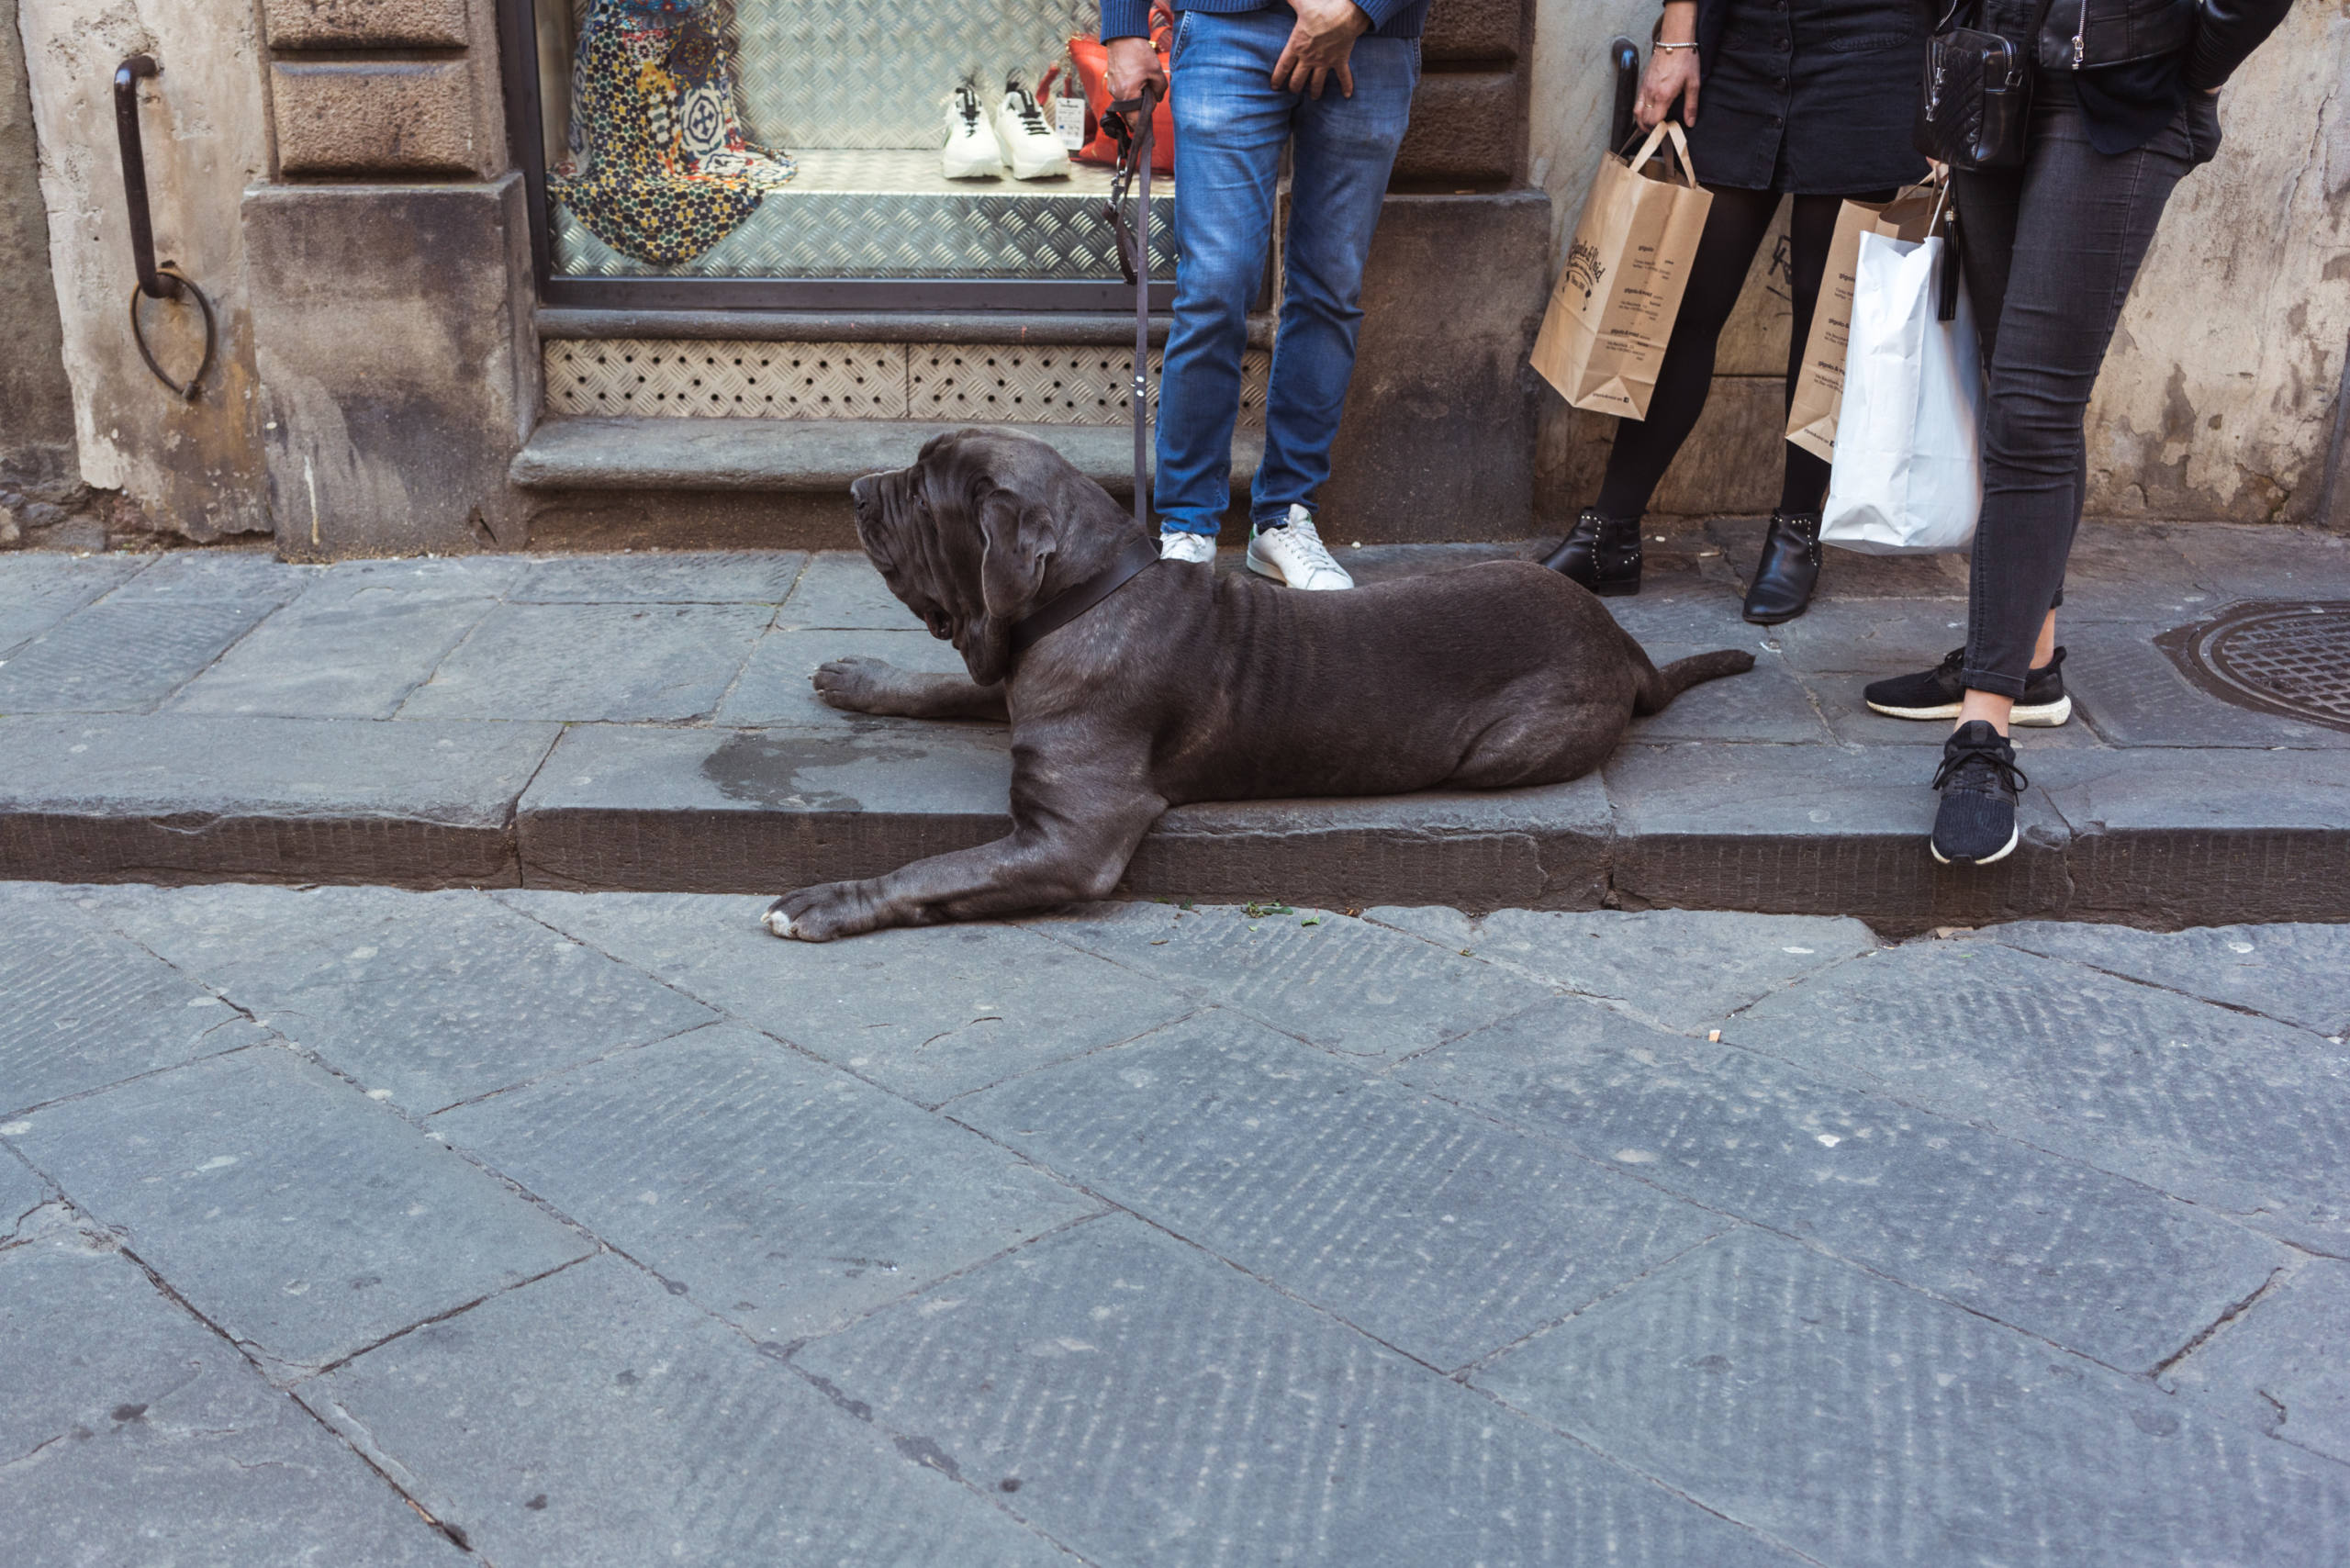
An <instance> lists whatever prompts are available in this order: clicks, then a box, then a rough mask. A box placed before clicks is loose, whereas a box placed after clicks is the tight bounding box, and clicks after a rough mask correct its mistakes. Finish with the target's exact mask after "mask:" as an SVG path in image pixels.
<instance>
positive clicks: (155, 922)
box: [100, 886, 717, 1116]
mask: <svg viewBox="0 0 2350 1568" xmlns="http://www.w3.org/2000/svg"><path fill="white" fill-rule="evenodd" d="M100 904H101V907H102V908H103V909H104V910H105V911H106V914H107V916H108V918H109V919H110V920H111V922H112V924H114V925H115V926H116V927H117V929H119V930H121V931H124V932H127V933H129V935H132V936H134V937H135V938H137V939H138V940H139V941H140V943H142V944H143V945H145V946H147V947H150V948H151V949H153V950H154V951H155V952H158V953H161V954H162V955H163V956H164V957H166V958H169V959H170V960H171V961H172V962H173V963H174V964H176V965H177V966H178V967H179V968H180V969H182V970H184V971H185V972H186V973H188V974H190V975H196V976H201V977H202V978H203V980H205V982H206V983H207V984H208V985H211V986H214V987H217V988H218V990H219V991H221V993H222V994H223V995H226V996H228V997H229V998H230V999H231V1000H233V1001H234V1002H236V1003H237V1004H238V1005H239V1006H240V1007H241V1008H243V1009H245V1010H246V1011H248V1012H250V1013H252V1014H253V1015H254V1016H255V1017H257V1018H259V1019H261V1020H262V1021H263V1023H264V1024H265V1025H267V1026H268V1027H269V1028H271V1029H273V1030H274V1031H276V1032H277V1033H279V1034H281V1035H283V1036H285V1037H286V1038H288V1039H290V1040H292V1041H293V1042H294V1043H295V1044H297V1045H298V1046H300V1047H302V1048H304V1049H305V1050H308V1051H310V1052H312V1053H313V1054H315V1055H316V1056H318V1057H319V1059H320V1060H322V1061H324V1062H326V1063H327V1065H328V1066H330V1067H331V1068H333V1069H334V1070H336V1071H337V1072H340V1073H341V1074H343V1075H344V1076H346V1077H348V1078H350V1079H352V1080H353V1081H355V1082H356V1083H358V1085H359V1086H360V1087H361V1088H363V1089H364V1090H366V1091H367V1092H369V1093H370V1094H371V1095H375V1096H376V1097H378V1098H382V1099H385V1100H387V1101H389V1102H390V1103H392V1104H394V1105H396V1106H397V1107H399V1108H400V1109H402V1110H404V1111H407V1112H409V1113H410V1114H415V1115H419V1116H424V1115H430V1114H432V1113H433V1112H435V1111H439V1110H442V1109H443V1108H445V1107H447V1106H450V1105H453V1104H456V1103H458V1102H460V1101H464V1100H471V1099H475V1098H476V1097H478V1096H480V1095H484V1094H488V1093H492V1092H496V1091H498V1090H500V1089H505V1088H509V1087H511V1086H512V1085H514V1084H517V1083H521V1082H525V1081H530V1080H532V1079H535V1078H540V1077H543V1076H544V1075H546V1074H547V1073H550V1072H554V1071H556V1070H560V1069H562V1068H565V1067H570V1066H575V1065H576V1064H578V1063H580V1062H583V1061H587V1060H589V1059H592V1058H597V1057H600V1056H604V1055H607V1054H609V1053H610V1052H612V1051H616V1050H621V1049H623V1048H625V1047H630V1046H637V1045H643V1044H645V1043H646V1042H648V1041H652V1040H659V1039H664V1038H666V1037H667V1036H672V1035H678V1034H683V1033H684V1032H685V1031H687V1030H688V1029H693V1028H698V1027H699V1026H700V1025H704V1024H708V1023H710V1022H711V1021H712V1020H713V1019H715V1018H716V1017H717V1014H715V1013H713V1012H712V1011H711V1009H709V1008H707V1007H705V1006H703V1005H702V1004H701V1003H699V1002H695V1001H693V1000H692V999H691V998H689V997H686V996H681V995H679V994H678V993H677V991H672V990H670V989H669V988H668V987H666V986H665V985H663V984H661V983H660V982H659V981H657V980H654V979H652V978H651V977H650V976H648V975H645V974H643V973H642V972H641V971H639V970H636V969H630V968H628V967H627V966H626V965H623V964H620V963H616V962H615V961H613V960H612V959H610V958H607V957H605V956H604V955H603V954H601V953H599V952H597V951H596V950H595V949H594V948H592V947H588V946H582V945H580V944H579V943H576V942H574V941H572V940H570V939H569V938H567V937H564V936H561V935H556V934H555V933H554V932H552V931H550V930H548V929H547V928H546V927H545V926H544V925H543V924H540V923H539V922H537V921H535V920H532V919H530V918H529V917H528V916H526V915H523V914H520V913H516V912H515V911H513V910H510V909H508V908H507V907H506V906H505V905H503V904H500V903H498V902H495V901H493V900H490V899H487V898H484V897H482V896H481V895H480V894H478V893H471V892H435V893H409V892H399V891H396V890H390V889H382V888H316V889H305V890H299V891H297V890H291V889H279V888H252V887H233V886H232V887H216V888H191V889H188V890H185V891H184V892H178V893H175V894H172V895H169V896H163V895H159V894H158V893H157V892H155V891H154V890H145V889H141V890H123V891H121V892H118V893H117V892H111V891H110V892H109V893H107V894H105V895H102V897H101V899H100Z"/></svg>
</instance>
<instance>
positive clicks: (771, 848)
mask: <svg viewBox="0 0 2350 1568" xmlns="http://www.w3.org/2000/svg"><path fill="white" fill-rule="evenodd" d="M1011 786H1012V755H1011V741H1010V738H1009V736H1008V734H1006V733H1005V732H1004V731H1003V730H1002V729H1001V728H997V727H993V726H989V725H980V724H930V725H924V726H922V727H921V728H919V729H912V730H910V729H906V728H890V729H882V728H878V727H874V728H858V729H849V728H843V729H834V730H821V731H817V730H792V729H778V730H707V729H659V730H640V729H628V728H621V727H617V726H610V725H601V724H599V725H582V726H578V727H576V728H574V729H572V730H571V731H570V732H568V733H567V734H565V736H564V737H563V742H562V744H561V745H558V746H557V747H556V748H555V753H554V756H552V757H550V758H549V759H548V762H547V766H546V767H544V768H543V769H542V770H541V771H540V774H539V776H538V778H536V779H534V780H533V781H532V785H531V788H530V789H529V790H528V791H527V792H525V793H524V795H523V796H522V798H521V800H520V802H519V804H518V805H517V807H516V811H515V838H516V847H517V852H518V854H519V856H520V858H521V860H522V861H523V862H524V864H525V865H526V866H527V868H528V869H527V870H526V871H525V873H524V877H525V879H527V880H529V881H530V882H532V883H533V884H536V885H538V886H542V887H556V888H565V887H571V888H581V889H608V888H621V889H643V890H660V891H687V892H733V893H741V892H760V891H765V892H767V894H768V896H769V897H770V898H772V897H773V896H775V895H777V894H779V893H783V892H787V891H789V890H791V889H793V888H796V887H804V886H807V885H809V884H811V883H814V882H828V881H839V880H845V879H850V878H856V877H876V876H879V875H880V874H882V873H883V872H885V871H890V870H894V869H896V868H898V867H900V866H902V865H904V864H905V863H906V862H907V861H908V860H912V859H916V858H919V857H922V856H925V855H939V854H944V853H946V851H948V850H952V849H967V848H969V847H970V846H973V845H978V844H985V843H987V842H988V841H989V840H990V839H995V838H1001V837H1002V836H1003V835H1004V834H1007V833H1009V832H1011V831H1012V818H1011V815H1010V809H1009V805H1008V801H1007V795H1008V792H1009V790H1010V789H1011Z"/></svg>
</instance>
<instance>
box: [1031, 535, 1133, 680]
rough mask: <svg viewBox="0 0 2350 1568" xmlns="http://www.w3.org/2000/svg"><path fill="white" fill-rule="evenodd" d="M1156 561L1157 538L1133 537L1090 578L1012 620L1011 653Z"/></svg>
mask: <svg viewBox="0 0 2350 1568" xmlns="http://www.w3.org/2000/svg"><path fill="white" fill-rule="evenodd" d="M1157 565H1158V542H1157V541H1156V540H1150V539H1136V540H1133V541H1131V542H1129V543H1127V545H1126V547H1125V549H1123V550H1121V551H1119V552H1118V554H1116V555H1115V556H1114V557H1113V558H1112V560H1111V562H1110V564H1109V565H1108V566H1104V567H1102V569H1101V570H1100V571H1098V572H1096V573H1094V574H1093V575H1092V576H1091V577H1085V578H1082V579H1080V581H1077V582H1073V583H1071V584H1069V587H1067V588H1063V589H1062V590H1061V591H1060V592H1058V593H1057V594H1055V595H1053V597H1052V598H1050V599H1046V601H1045V602H1044V603H1042V604H1040V605H1038V606H1037V607H1036V608H1035V609H1034V610H1030V611H1029V612H1028V613H1027V614H1025V615H1024V616H1022V617H1021V618H1020V619H1019V620H1017V621H1015V622H1013V623H1012V633H1011V638H1010V641H1011V644H1012V656H1013V658H1015V659H1016V658H1018V657H1019V656H1020V655H1023V654H1024V653H1026V652H1027V651H1028V650H1029V649H1031V648H1033V647H1035V645H1036V644H1037V643H1038V642H1040V641H1041V640H1043V638H1044V637H1045V636H1046V634H1047V633H1053V632H1057V631H1059V630H1060V629H1061V628H1062V627H1064V626H1066V625H1068V624H1069V622H1072V621H1074V620H1076V619H1077V618H1078V617H1079V616H1080V615H1082V614H1084V613H1085V612H1086V611H1087V610H1091V609H1092V608H1093V607H1094V606H1095V605H1097V604H1099V603H1101V602H1102V600H1103V599H1107V598H1109V597H1110V596H1111V595H1112V594H1113V593H1115V592H1117V591H1118V590H1119V589H1120V588H1124V587H1125V586H1126V585H1127V584H1128V583H1130V582H1132V581H1134V580H1135V578H1136V577H1140V576H1141V575H1142V574H1143V573H1144V571H1146V570H1147V569H1148V568H1149V567H1151V566H1157Z"/></svg>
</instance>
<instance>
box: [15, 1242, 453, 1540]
mask: <svg viewBox="0 0 2350 1568" xmlns="http://www.w3.org/2000/svg"><path fill="white" fill-rule="evenodd" d="M0 1454H5V1455H6V1456H7V1459H6V1462H0V1518H6V1520H7V1521H8V1522H7V1536H8V1544H7V1553H6V1554H7V1558H8V1562H10V1564H11V1565H12V1568H85V1565H89V1564H97V1563H139V1564H165V1563H168V1564H170V1565H171V1568H254V1565H255V1564H259V1563H268V1564H271V1565H272V1568H277V1565H281V1564H282V1565H285V1568H297V1565H299V1568H458V1565H459V1564H461V1563H464V1562H467V1561H468V1559H467V1557H466V1555H465V1553H464V1552H463V1551H459V1550H458V1549H457V1547H456V1545H455V1543H454V1542H453V1541H451V1540H449V1539H448V1538H447V1537H446V1536H444V1535H442V1534H441V1533H440V1532H439V1531H437V1530H435V1529H432V1527H431V1525H430V1524H428V1523H426V1522H425V1520H424V1519H422V1518H419V1517H418V1515H417V1512H416V1510H415V1509H413V1508H411V1507H409V1506H408V1503H407V1501H406V1500H405V1499H403V1498H402V1497H401V1496H400V1495H399V1494H398V1493H397V1492H396V1491H394V1490H393V1489H392V1488H391V1487H390V1486H387V1485H386V1484H384V1481H383V1479H382V1478H381V1477H380V1476H378V1475H376V1474H375V1473H374V1472H373V1471H371V1470H369V1469H368V1468H367V1466H366V1465H365V1464H364V1463H363V1462H361V1461H360V1459H359V1457H358V1456H357V1455H355V1454H353V1452H352V1451H351V1450H350V1449H349V1448H347V1447H346V1446H344V1445H343V1444H342V1443H341V1442H339V1441H337V1440H336V1439H334V1437H333V1436H332V1435H330V1433H329V1432H327V1431H326V1430H325V1429H324V1428H321V1427H320V1426H319V1424H318V1423H317V1422H316V1421H314V1420H312V1419H311V1418H310V1417H309V1416H308V1415H307V1414H306V1413H305V1412H304V1411H303V1410H302V1407H301V1406H298V1405H297V1404H296V1403H295V1402H294V1401H293V1400H291V1399H289V1398H288V1397H286V1396H285V1394H281V1393H279V1392H277V1391H276V1390H274V1389H273V1388H271V1387H270V1386H269V1384H268V1383H266V1382H264V1381H263V1379H262V1378H261V1377H260V1376H259V1375H258V1374H257V1373H256V1372H254V1371H253V1369H252V1365H251V1364H250V1363H248V1362H247V1361H245V1359H244V1358H243V1357H241V1356H240V1355H239V1354H237V1352H236V1350H235V1349H234V1348H232V1347H231V1346H230V1345H229V1343H228V1341H226V1340H224V1339H222V1338H220V1337H219V1336H218V1335H216V1334H214V1333H212V1332H211V1331H209V1330H208V1329H207V1328H205V1327H203V1326H202V1325H201V1324H199V1323H197V1322H196V1319H194V1318H193V1317H190V1316H188V1315H187V1314H186V1312H185V1311H184V1310H183V1309H182V1308H181V1307H180V1306H179V1305H177V1304H176V1303H174V1302H172V1301H170V1300H168V1299H166V1298H165V1297H164V1296H163V1294H162V1293H161V1292H159V1291H158V1290H156V1288H155V1287H154V1285H153V1284H151V1282H149V1281H148V1279H147V1277H146V1276H145V1275H144V1274H142V1273H140V1271H139V1270H138V1269H137V1268H136V1267H135V1266H134V1265H132V1264H131V1262H130V1261H129V1260H128V1259H126V1258H124V1257H123V1256H122V1254H121V1253H120V1252H118V1251H117V1250H115V1249H113V1248H112V1247H110V1246H108V1245H106V1243H104V1242H103V1241H99V1240H96V1239H94V1238H88V1237H84V1236H80V1235H76V1234H73V1233H72V1232H65V1233H62V1234H60V1235H57V1236H53V1237H50V1238H44V1239H42V1240H40V1241H37V1242H33V1243H31V1244H28V1245H27V1246H24V1247H19V1248H15V1249H10V1250H8V1251H6V1252H0Z"/></svg>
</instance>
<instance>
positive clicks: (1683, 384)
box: [1593, 186, 1894, 519]
mask: <svg viewBox="0 0 2350 1568" xmlns="http://www.w3.org/2000/svg"><path fill="white" fill-rule="evenodd" d="M1707 188H1708V189H1710V190H1712V191H1713V194H1714V204H1713V206H1712V207H1708V208H1707V211H1706V230H1705V233H1704V234H1703V235H1701V236H1700V237H1699V239H1698V241H1697V255H1696V259H1695V261H1694V262H1692V263H1690V267H1689V281H1688V284H1687V286H1686V287H1685V289H1684V292H1683V294H1682V297H1681V314H1680V315H1679V316H1678V317H1676V318H1674V319H1673V340H1672V342H1669V343H1667V344H1666V345H1665V350H1664V363H1663V364H1660V365H1659V366H1657V376H1656V391H1655V393H1654V395H1653V396H1652V397H1651V398H1650V400H1649V417H1648V418H1647V419H1645V420H1618V421H1617V426H1616V443H1615V445H1614V446H1612V447H1611V448H1609V450H1608V454H1607V474H1606V478H1605V479H1604V480H1602V481H1601V483H1600V487H1599V499H1598V500H1597V501H1595V502H1594V503H1593V505H1594V506H1595V508H1596V509H1597V510H1598V511H1599V512H1600V514H1601V515H1602V516H1605V517H1613V518H1625V519H1630V518H1637V517H1639V515H1640V514H1641V513H1643V512H1645V511H1647V510H1649V498H1650V497H1651V495H1653V494H1654V493H1655V491H1656V487H1657V483H1658V481H1660V480H1662V478H1663V477H1664V471H1665V470H1666V469H1667V468H1669V467H1671V466H1672V465H1673V454H1676V453H1678V452H1679V451H1680V450H1681V443H1682V442H1684V441H1686V440H1688V439H1689V432H1690V431H1692V430H1694V429H1695V428H1696V424H1697V416H1698V415H1699V414H1700V413H1702V412H1703V411H1704V410H1705V407H1706V394H1707V392H1709V391H1711V390H1712V389H1713V385H1714V347H1715V344H1716V343H1717V342H1718V341H1719V340H1720V338H1721V335H1722V328H1723V326H1724V325H1726V324H1727V323H1728V322H1729V313H1730V310H1731V308H1732V307H1734V306H1736V305H1737V304H1738V295H1739V291H1740V289H1741V288H1743V287H1744V286H1745V285H1746V274H1747V271H1748V269H1749V268H1751V266H1752V265H1753V264H1754V252H1756V251H1757V250H1759V249H1760V248H1761V247H1762V237H1763V236H1764V235H1765V234H1767V233H1769V232H1770V231H1771V219H1772V218H1774V217H1776V216H1777V215H1778V211H1779V203H1780V202H1781V201H1782V200H1784V199H1785V197H1783V196H1780V195H1779V193H1778V192H1776V191H1749V190H1737V189H1734V188H1729V187H1717V186H1708V187H1707ZM1893 195H1894V193H1893V192H1891V191H1874V192H1871V193H1870V194H1868V195H1865V196H1852V197H1851V198H1849V199H1851V200H1852V201H1890V200H1892V199H1893ZM1847 199H1848V198H1846V197H1844V196H1796V198H1795V204H1796V205H1795V215H1794V217H1793V218H1790V219H1789V221H1788V225H1787V229H1788V246H1787V250H1788V258H1787V260H1788V265H1789V268H1790V269H1791V270H1792V272H1793V273H1794V276H1793V278H1792V279H1791V280H1790V281H1791V283H1792V284H1793V287H1792V289H1791V291H1790V292H1791V293H1793V295H1794V296H1795V298H1794V302H1793V303H1794V306H1795V335H1794V337H1793V338H1792V339H1791V340H1790V342H1788V345H1787V399H1788V401H1789V402H1790V403H1792V402H1793V401H1794V400H1795V395H1796V375H1797V374H1798V373H1799V372H1800V371H1801V370H1802V369H1803V348H1804V340H1805V339H1806V338H1807V337H1809V336H1810V335H1811V312H1812V308H1813V307H1814V306H1815V305H1817V304H1818V301H1819V280H1820V279H1821V278H1822V277H1823V276H1825V275H1826V274H1827V272H1828V246H1829V242H1830V241H1832V240H1833V239H1834V238H1835V236H1836V211H1837V208H1839V207H1841V206H1843V205H1844V202H1845V201H1846V200H1847ZM1827 494H1828V465H1827V464H1825V463H1823V462H1821V461H1820V460H1819V459H1818V458H1817V457H1814V456H1813V455H1812V454H1810V453H1808V452H1806V451H1805V450H1804V449H1803V448H1802V447H1800V446H1797V445H1796V444H1795V443H1794V442H1787V443H1786V470H1785V476H1784V477H1783V478H1782V480H1781V482H1780V488H1779V510H1781V511H1784V512H1807V511H1818V510H1819V503H1820V501H1821V500H1822V499H1823V498H1825V497H1826V496H1827Z"/></svg>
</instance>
